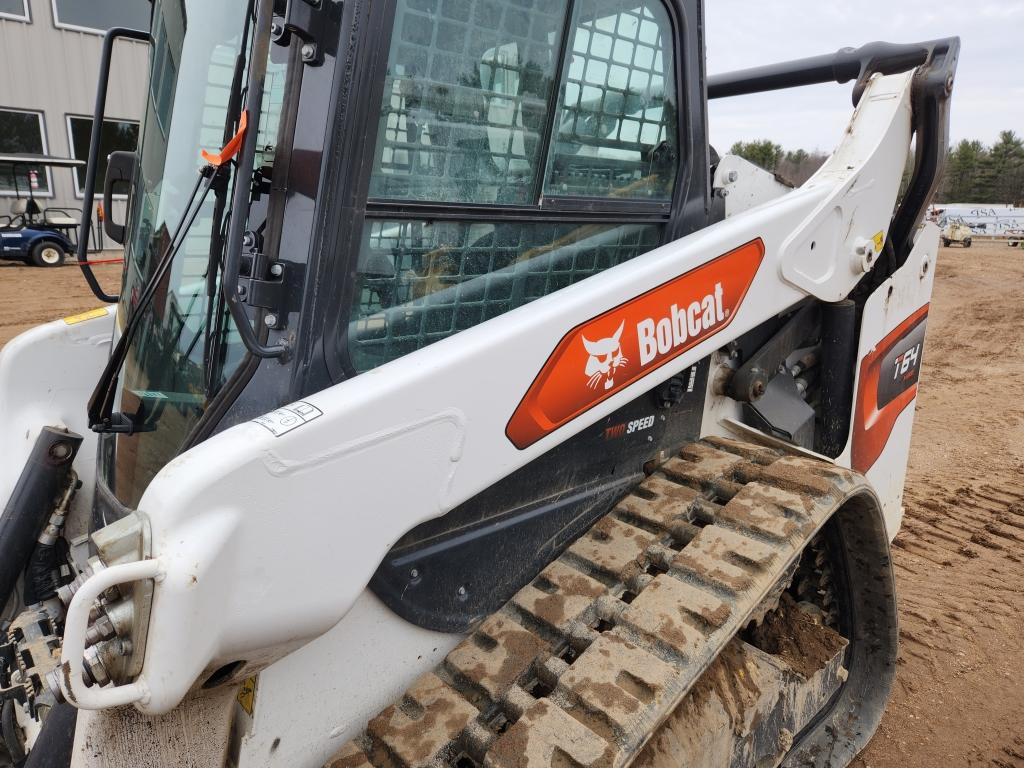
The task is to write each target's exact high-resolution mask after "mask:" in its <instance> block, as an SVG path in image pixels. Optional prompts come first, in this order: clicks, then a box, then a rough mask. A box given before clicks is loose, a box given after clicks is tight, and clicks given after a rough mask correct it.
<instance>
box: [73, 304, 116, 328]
mask: <svg viewBox="0 0 1024 768" xmlns="http://www.w3.org/2000/svg"><path fill="white" fill-rule="evenodd" d="M106 316H107V308H106V307H98V308H97V309H90V310H89V311H88V312H81V313H79V314H77V315H68V316H67V317H65V318H64V322H65V323H66V324H67V325H75V324H76V323H84V322H85V321H86V320H93V319H95V318H97V317H106Z"/></svg>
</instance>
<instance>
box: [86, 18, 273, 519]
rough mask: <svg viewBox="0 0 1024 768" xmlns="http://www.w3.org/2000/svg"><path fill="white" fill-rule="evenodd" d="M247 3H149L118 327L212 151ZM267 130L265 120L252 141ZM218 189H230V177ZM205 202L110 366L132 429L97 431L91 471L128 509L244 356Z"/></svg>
mask: <svg viewBox="0 0 1024 768" xmlns="http://www.w3.org/2000/svg"><path fill="white" fill-rule="evenodd" d="M248 7H249V2H248V0H218V2H215V3H211V2H208V0H157V1H156V2H155V3H154V10H153V30H152V37H153V54H152V64H151V71H150V87H149V94H148V99H147V107H146V114H145V121H144V125H143V134H142V139H141V145H140V149H139V152H140V163H139V170H138V172H137V174H136V179H135V186H134V189H133V192H132V195H133V197H132V211H131V215H130V217H129V221H128V225H129V227H130V229H129V239H128V242H126V257H127V258H126V267H125V276H124V283H123V286H122V290H121V303H120V306H119V308H118V327H119V328H120V329H122V330H123V328H124V326H125V322H126V319H127V316H128V314H129V311H130V309H131V308H132V307H134V305H135V303H136V302H137V300H138V297H139V295H140V293H141V292H142V291H143V289H144V287H145V284H146V281H147V280H148V279H149V277H150V274H151V272H152V270H153V269H154V267H155V266H156V264H157V263H158V262H159V261H160V258H161V256H162V254H163V253H164V252H165V250H166V249H167V247H168V244H169V242H170V240H171V238H172V235H173V233H174V231H175V229H176V228H177V227H178V225H179V222H180V221H181V218H182V215H183V214H184V212H185V210H186V208H187V207H188V202H189V197H190V193H191V192H192V189H193V187H194V186H195V183H196V179H197V175H198V173H199V170H200V167H201V165H202V163H201V160H200V154H199V153H200V150H201V149H203V148H206V149H211V150H213V151H217V150H218V149H219V147H221V145H222V144H223V143H224V130H225V119H226V117H227V111H228V108H229V102H230V101H231V99H230V95H231V94H230V92H231V85H232V79H233V73H234V70H235V67H236V60H237V58H238V54H239V51H240V49H241V48H242V45H243V37H245V36H246V35H247V34H249V32H248V30H250V29H251V24H247V23H246V14H247V13H248ZM275 75H276V76H277V77H275ZM280 75H281V73H280V72H279V71H275V70H274V68H270V69H268V74H267V92H268V94H271V95H273V94H275V93H276V94H279V93H280V88H275V87H274V81H275V79H276V80H278V81H279V82H280V81H282V80H283V78H282V77H281V76H280ZM271 106H272V105H271ZM267 114H268V115H271V116H273V115H275V114H276V111H275V110H274V109H268V110H267ZM269 130H270V126H268V120H266V119H265V120H264V121H263V123H262V124H261V125H260V133H261V141H262V139H263V137H262V134H263V133H264V132H268V131H269ZM273 140H274V139H273V138H270V139H269V141H270V142H273ZM265 143H267V142H264V143H262V144H260V146H264V144H265ZM222 175H224V174H223V173H222ZM215 189H216V188H215ZM225 196H226V197H229V196H230V185H228V186H226V188H225V191H224V193H223V194H222V197H225ZM216 198H217V195H216V193H215V191H214V192H211V193H210V194H209V195H208V196H207V198H206V201H205V203H204V204H203V206H202V208H201V209H200V213H199V215H198V217H197V218H196V220H195V222H194V224H193V225H192V227H191V228H190V229H189V231H188V234H187V235H186V236H185V238H184V241H183V245H182V246H181V248H180V250H179V251H178V253H177V255H176V257H175V259H174V262H173V264H172V266H171V269H170V270H169V271H168V273H167V275H166V277H165V278H164V280H163V281H162V282H161V284H160V286H159V287H158V288H157V290H156V292H155V294H154V296H153V300H152V302H151V303H150V304H149V306H148V307H146V308H145V309H144V310H143V312H144V314H143V316H142V318H141V320H142V322H141V324H140V326H139V329H138V333H137V334H136V336H135V338H134V340H133V341H132V344H131V347H130V349H129V352H128V357H127V360H126V362H125V365H124V369H123V371H122V372H121V378H120V391H119V393H118V397H119V403H118V405H117V409H118V410H120V411H122V412H123V413H125V414H128V415H130V416H131V417H132V419H133V421H134V422H135V425H136V427H135V429H136V430H137V431H136V432H135V433H134V434H131V435H126V434H121V435H118V436H117V437H116V439H114V438H108V439H107V441H106V444H105V447H104V451H103V458H102V460H101V473H102V475H103V478H104V480H105V481H106V484H107V486H108V488H110V489H111V490H112V491H113V492H114V494H115V495H116V496H117V498H118V500H119V501H120V502H121V503H122V504H124V505H126V506H128V507H135V506H137V504H138V500H139V498H140V497H141V496H142V493H143V491H144V490H145V489H146V486H147V485H148V484H149V482H150V480H152V478H153V476H154V475H155V474H156V473H157V472H158V471H159V470H160V469H161V468H162V467H163V466H164V465H165V464H166V463H167V462H168V461H169V460H170V459H171V458H173V457H174V456H175V455H176V454H177V453H178V451H179V450H180V448H181V446H182V444H183V442H184V441H185V439H186V438H187V436H188V435H189V433H190V432H191V431H192V429H193V428H194V427H195V425H196V423H197V422H198V421H199V419H200V417H201V416H202V414H203V412H204V410H205V408H206V406H207V404H208V402H209V401H210V399H211V398H212V396H213V395H214V394H215V393H216V392H217V390H218V389H219V388H220V387H221V386H222V385H223V383H224V381H225V380H226V379H227V378H228V377H229V376H230V375H231V374H232V373H233V372H234V371H235V370H236V369H237V367H238V366H239V364H240V363H241V361H242V359H243V358H244V348H243V347H242V344H241V341H240V339H239V337H238V334H237V332H236V330H235V328H234V325H233V324H232V323H231V320H230V317H229V315H228V313H227V312H226V311H225V308H224V305H223V302H222V301H221V300H220V297H219V289H218V283H217V275H218V268H219V263H220V262H219V257H220V254H214V255H213V256H212V257H211V241H214V242H215V241H216V240H217V239H218V238H217V231H218V230H221V231H222V230H223V226H224V225H225V223H226V220H227V216H228V212H226V211H218V206H217V199H216ZM219 212H220V213H223V215H221V216H218V215H217V214H218V213H219ZM218 218H219V219H220V222H219V223H218ZM212 250H214V251H216V250H218V249H217V248H213V249H212Z"/></svg>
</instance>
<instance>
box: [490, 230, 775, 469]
mask: <svg viewBox="0 0 1024 768" xmlns="http://www.w3.org/2000/svg"><path fill="white" fill-rule="evenodd" d="M763 259H764V243H763V242H762V240H761V239H760V238H757V239H756V240H751V241H750V242H749V243H746V244H744V245H741V246H740V247H739V248H736V249H734V250H732V251H729V252H728V253H726V254H724V255H722V256H719V257H718V258H716V259H713V260H712V261H709V262H708V263H706V264H702V265H701V266H699V267H697V268H696V269H692V270H690V271H689V272H686V273H685V274H682V275H680V276H679V277H676V278H673V279H672V280H669V281H668V282H667V283H662V284H661V285H659V286H658V287H656V288H652V289H651V290H649V291H647V292H646V293H643V294H641V295H640V296H637V297H635V298H633V299H630V300H629V301H627V302H625V303H623V304H620V305H619V306H617V307H615V308H613V309H610V310H608V311H607V312H604V313H602V314H600V315H598V316H597V317H594V318H592V319H590V320H587V321H586V322H584V323H581V324H580V325H577V326H576V327H575V328H573V329H572V330H570V331H569V332H568V333H567V334H565V336H563V337H562V340H561V341H560V342H559V343H558V345H557V346H556V347H555V349H554V351H553V352H552V353H551V355H550V356H549V357H548V359H547V362H546V363H545V364H544V366H543V368H541V371H540V373H538V374H537V377H536V378H535V379H534V381H533V383H532V384H531V385H530V388H529V389H528V390H527V392H526V395H524V397H523V399H522V400H521V401H520V403H519V405H518V407H517V408H516V410H515V412H514V413H513V414H512V418H511V419H509V422H508V425H507V426H506V428H505V435H506V436H507V437H508V439H509V440H510V441H512V444H513V445H515V446H516V447H517V448H519V449H523V448H526V447H528V446H530V445H532V444H533V443H535V442H537V441H538V440H540V439H541V438H542V437H545V436H546V435H548V434H550V433H551V432H554V431H555V430H556V429H558V428H559V427H562V426H564V425H565V424H567V423H568V422H570V421H572V420H573V419H575V418H577V417H578V416H580V414H582V413H584V412H586V411H588V410H590V409H591V408H593V407H594V406H595V405H597V404H598V403H600V402H602V401H604V400H607V399H608V398H609V397H611V396H612V395H614V394H616V393H617V392H620V391H621V390H623V389H625V388H626V387H628V386H629V385H630V384H633V383H634V382H636V381H638V380H639V379H641V378H643V377H644V376H646V375H648V374H649V373H651V372H652V371H655V370H657V369H658V368H660V367H661V366H662V365H664V364H665V363H667V362H669V361H670V360H672V359H673V358H676V357H678V356H679V355H681V354H683V353H684V352H686V351H687V350H689V349H692V348H693V347H695V346H697V345H698V344H700V343H701V342H702V341H704V340H706V339H708V338H710V337H711V336H714V335H715V334H717V333H719V332H720V331H722V330H723V329H725V328H726V327H727V326H728V325H729V324H730V323H731V322H732V319H733V318H734V317H735V316H736V311H737V310H738V309H739V306H740V303H741V302H742V301H743V298H744V297H745V296H746V295H747V291H748V290H749V288H750V285H751V283H752V282H753V280H754V275H755V274H757V270H758V268H759V267H760V266H761V261H762V260H763Z"/></svg>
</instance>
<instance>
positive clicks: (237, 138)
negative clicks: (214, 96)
mask: <svg viewBox="0 0 1024 768" xmlns="http://www.w3.org/2000/svg"><path fill="white" fill-rule="evenodd" d="M248 127H249V110H247V109H246V110H242V115H241V117H239V118H238V131H237V132H236V133H235V135H234V136H232V137H231V140H230V141H228V143H227V144H225V145H224V148H223V149H222V150H221V151H220V152H218V153H217V154H216V155H215V154H213V153H212V152H207V151H206V150H205V149H204V150H202V152H201V154H202V156H203V160H205V161H206V162H208V163H209V164H210V165H212V166H215V167H218V168H219V167H220V166H222V165H224V163H226V162H227V161H228V160H230V159H231V158H233V157H234V156H235V155H237V154H238V150H240V149H241V148H242V140H243V139H244V138H245V129H246V128H248Z"/></svg>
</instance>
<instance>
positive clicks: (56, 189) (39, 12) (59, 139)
mask: <svg viewBox="0 0 1024 768" xmlns="http://www.w3.org/2000/svg"><path fill="white" fill-rule="evenodd" d="M149 13H150V4H149V3H148V2H146V0H0V73H2V76H0V153H9V152H30V153H46V154H50V155H57V156H61V157H75V158H80V159H83V160H84V159H85V158H86V156H87V153H88V149H89V136H90V132H91V129H92V114H93V108H94V106H95V104H94V102H95V98H96V79H97V76H98V73H99V64H100V54H101V50H102V47H103V34H104V32H106V30H107V29H109V28H110V27H114V26H122V27H133V28H137V29H148V28H149ZM148 74H149V46H148V45H146V44H145V43H141V42H133V41H119V42H118V43H117V44H116V47H115V49H114V60H113V68H112V71H111V77H110V85H109V91H108V95H107V108H106V119H105V120H104V126H103V134H102V137H103V142H102V144H103V146H102V147H101V152H100V154H101V157H102V158H104V160H102V161H101V167H100V169H99V173H98V174H97V179H96V191H97V194H98V195H100V194H101V193H102V184H103V175H104V170H105V158H106V155H107V154H108V153H109V152H111V151H114V150H118V149H134V148H135V141H136V139H137V137H138V133H139V122H140V119H141V117H142V114H143V110H144V108H145V89H146V83H147V80H148ZM84 181H85V171H84V169H81V170H79V169H69V168H51V169H45V168H39V169H29V168H25V167H19V170H18V173H17V174H14V172H13V170H12V168H11V167H10V166H6V167H0V214H7V213H8V212H9V211H10V208H11V203H12V202H13V200H14V199H15V197H16V195H17V194H19V193H20V195H21V196H22V197H24V196H26V195H27V194H28V188H29V187H30V186H31V187H32V194H33V196H34V197H35V198H36V201H37V203H38V205H39V207H40V208H48V207H49V208H63V209H67V210H69V211H70V212H71V214H72V215H73V216H75V217H77V216H78V215H79V213H78V212H79V211H81V208H82V198H83V190H82V185H83V183H84ZM16 187H17V191H16V189H15V188H16ZM123 208H124V202H123V196H122V198H121V199H120V200H119V202H118V203H117V204H116V205H115V210H114V211H113V212H112V213H113V214H114V215H115V216H117V217H118V219H120V220H123V217H124V211H123ZM94 220H95V212H94ZM108 245H110V243H108Z"/></svg>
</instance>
